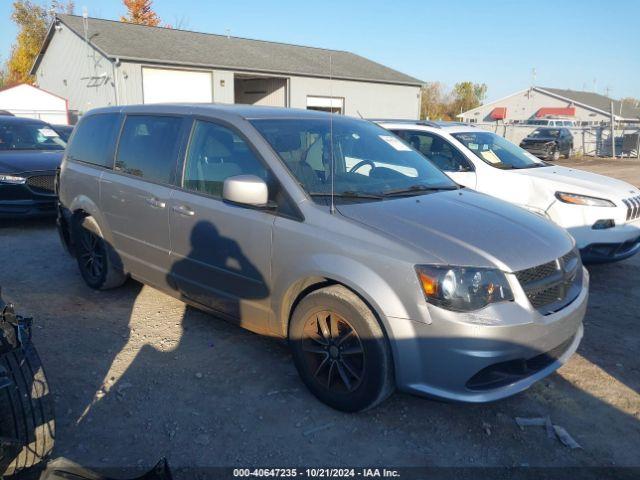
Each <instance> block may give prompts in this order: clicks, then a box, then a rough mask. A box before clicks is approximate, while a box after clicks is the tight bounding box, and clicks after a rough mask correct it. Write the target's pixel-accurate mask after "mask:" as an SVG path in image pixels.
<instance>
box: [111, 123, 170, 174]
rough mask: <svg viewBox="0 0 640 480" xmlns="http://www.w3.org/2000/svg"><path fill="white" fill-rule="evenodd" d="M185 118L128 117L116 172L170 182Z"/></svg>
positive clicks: (121, 140) (121, 137)
mask: <svg viewBox="0 0 640 480" xmlns="http://www.w3.org/2000/svg"><path fill="white" fill-rule="evenodd" d="M181 126H182V118H179V117H165V116H154V115H131V116H128V117H127V119H126V121H125V123H124V127H123V129H122V135H121V136H120V144H119V146H118V155H117V158H116V170H119V171H121V172H123V173H128V174H129V175H135V176H137V177H142V178H144V179H146V180H150V181H152V182H158V183H171V181H172V179H173V173H174V171H175V167H176V159H177V156H178V147H179V145H178V140H179V138H180V129H181V128H180V127H181Z"/></svg>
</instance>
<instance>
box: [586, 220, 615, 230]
mask: <svg viewBox="0 0 640 480" xmlns="http://www.w3.org/2000/svg"><path fill="white" fill-rule="evenodd" d="M615 226H616V222H615V220H612V219H607V220H598V221H597V222H596V223H594V224H593V227H591V228H593V229H594V230H606V229H607V228H613V227H615Z"/></svg>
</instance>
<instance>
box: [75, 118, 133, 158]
mask: <svg viewBox="0 0 640 480" xmlns="http://www.w3.org/2000/svg"><path fill="white" fill-rule="evenodd" d="M119 126H120V115H118V114H117V113H104V114H100V115H91V116H89V117H85V118H83V119H82V120H81V121H80V124H79V125H78V126H77V127H76V128H77V130H76V134H75V135H74V137H73V142H71V144H70V145H69V149H68V154H67V156H68V157H69V158H70V159H72V160H78V161H81V162H87V163H92V164H94V165H100V166H102V167H108V168H113V149H114V147H115V141H116V137H117V135H118V127H119Z"/></svg>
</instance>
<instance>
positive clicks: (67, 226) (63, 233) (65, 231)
mask: <svg viewBox="0 0 640 480" xmlns="http://www.w3.org/2000/svg"><path fill="white" fill-rule="evenodd" d="M57 212H58V217H57V218H56V227H57V229H58V235H59V236H60V243H62V246H63V247H64V249H65V250H66V251H67V253H68V254H69V255H72V256H73V242H72V241H71V211H70V210H69V209H67V208H64V207H63V206H61V205H60V206H59V207H58V209H57Z"/></svg>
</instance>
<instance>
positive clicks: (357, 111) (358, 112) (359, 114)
mask: <svg viewBox="0 0 640 480" xmlns="http://www.w3.org/2000/svg"><path fill="white" fill-rule="evenodd" d="M356 113H357V114H358V116H359V117H360V118H361V119H362V120H364V117H363V116H362V114H361V113H360V110H356Z"/></svg>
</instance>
